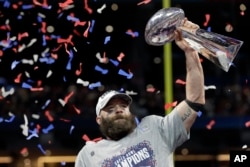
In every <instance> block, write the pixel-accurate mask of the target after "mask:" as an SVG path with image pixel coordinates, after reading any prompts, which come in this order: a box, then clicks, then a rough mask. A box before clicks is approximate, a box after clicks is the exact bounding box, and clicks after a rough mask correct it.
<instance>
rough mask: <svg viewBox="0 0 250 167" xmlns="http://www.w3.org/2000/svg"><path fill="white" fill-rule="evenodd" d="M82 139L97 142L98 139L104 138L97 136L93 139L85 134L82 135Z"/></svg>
mask: <svg viewBox="0 0 250 167" xmlns="http://www.w3.org/2000/svg"><path fill="white" fill-rule="evenodd" d="M82 139H83V140H85V141H86V142H87V141H93V142H97V141H100V140H102V137H98V138H95V139H93V140H90V138H89V137H88V136H87V135H86V134H84V135H83V136H82Z"/></svg>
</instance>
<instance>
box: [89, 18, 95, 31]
mask: <svg viewBox="0 0 250 167" xmlns="http://www.w3.org/2000/svg"><path fill="white" fill-rule="evenodd" d="M94 25H95V20H91V26H90V28H89V32H92V31H93V28H94Z"/></svg>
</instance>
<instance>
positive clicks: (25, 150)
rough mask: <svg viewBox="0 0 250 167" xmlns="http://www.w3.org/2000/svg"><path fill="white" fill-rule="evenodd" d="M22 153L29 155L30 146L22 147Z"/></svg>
mask: <svg viewBox="0 0 250 167" xmlns="http://www.w3.org/2000/svg"><path fill="white" fill-rule="evenodd" d="M20 154H21V155H22V156H27V155H28V154H29V152H28V148H27V147H24V148H22V149H21V151H20Z"/></svg>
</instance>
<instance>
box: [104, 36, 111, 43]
mask: <svg viewBox="0 0 250 167" xmlns="http://www.w3.org/2000/svg"><path fill="white" fill-rule="evenodd" d="M110 38H111V37H110V36H106V37H105V40H104V44H107V43H108V42H109V41H110Z"/></svg>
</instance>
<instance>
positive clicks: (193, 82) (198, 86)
mask: <svg viewBox="0 0 250 167" xmlns="http://www.w3.org/2000/svg"><path fill="white" fill-rule="evenodd" d="M185 55H186V70H187V76H186V98H187V100H189V101H191V102H195V103H200V104H204V103H205V92H204V74H203V69H202V66H201V63H200V59H199V55H198V53H197V52H196V51H188V52H186V53H185Z"/></svg>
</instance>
